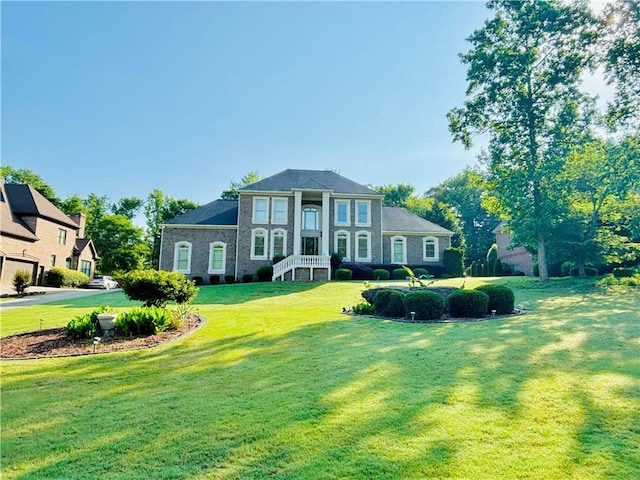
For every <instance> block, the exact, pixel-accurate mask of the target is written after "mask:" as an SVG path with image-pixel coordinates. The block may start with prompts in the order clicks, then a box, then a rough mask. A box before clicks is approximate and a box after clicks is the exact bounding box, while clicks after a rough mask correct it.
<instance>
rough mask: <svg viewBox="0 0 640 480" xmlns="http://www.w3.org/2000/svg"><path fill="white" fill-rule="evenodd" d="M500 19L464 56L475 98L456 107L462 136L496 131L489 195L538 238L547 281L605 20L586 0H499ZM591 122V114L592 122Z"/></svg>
mask: <svg viewBox="0 0 640 480" xmlns="http://www.w3.org/2000/svg"><path fill="white" fill-rule="evenodd" d="M487 6H488V7H489V8H490V9H492V10H493V11H494V16H493V18H490V19H488V20H486V21H485V23H484V26H483V27H482V28H480V29H479V30H477V31H475V32H474V33H473V34H472V35H471V36H470V37H469V38H468V41H469V42H470V43H471V45H472V48H471V50H470V51H469V52H467V53H466V54H462V55H460V60H461V61H462V63H464V64H465V65H467V82H468V86H467V91H466V96H467V99H466V101H465V102H464V105H463V106H462V107H461V108H454V109H452V110H451V111H450V112H449V113H448V115H447V116H448V120H449V129H450V131H451V133H452V135H453V138H454V140H455V141H460V142H462V143H463V144H464V145H465V146H466V147H470V146H471V144H472V135H474V134H484V135H487V136H488V138H489V147H488V160H489V161H488V173H489V182H488V186H489V191H490V194H491V195H492V197H493V198H494V201H493V202H489V203H488V205H490V207H491V209H492V213H495V214H498V215H499V216H501V217H504V218H508V219H509V225H510V227H511V229H512V230H513V231H514V232H515V233H516V234H517V236H518V238H520V239H521V240H523V241H524V242H525V243H526V244H529V245H531V244H535V245H536V248H537V254H538V263H539V269H540V280H542V281H546V280H548V278H549V275H548V270H547V254H546V244H547V241H548V234H549V232H550V231H551V228H552V226H553V225H554V223H555V221H556V220H557V219H558V218H562V215H563V213H564V212H563V211H562V208H564V202H562V198H561V196H559V195H558V193H559V192H558V189H557V185H556V179H557V177H558V174H559V172H561V170H562V167H563V162H564V155H565V154H566V151H567V150H568V148H569V145H570V143H571V141H574V140H575V139H576V138H580V137H582V136H583V135H584V127H585V124H584V123H583V122H582V119H583V118H588V117H587V116H586V115H585V114H584V112H585V111H587V110H588V109H589V107H590V106H591V103H590V102H589V99H588V98H586V97H585V95H584V94H582V93H581V92H580V90H579V87H580V84H581V75H582V73H583V72H584V71H585V69H587V68H588V67H591V66H592V64H593V58H592V55H591V54H590V52H591V49H590V47H591V46H592V45H593V44H594V42H595V41H596V38H597V33H596V32H597V22H596V21H595V19H594V17H593V15H592V14H591V12H590V10H589V9H588V8H587V6H586V3H585V2H581V3H575V4H566V3H563V2H560V1H556V0H523V1H520V2H512V1H508V0H492V1H489V2H488V3H487ZM587 123H588V122H587Z"/></svg>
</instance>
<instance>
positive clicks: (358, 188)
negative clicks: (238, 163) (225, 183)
mask: <svg viewBox="0 0 640 480" xmlns="http://www.w3.org/2000/svg"><path fill="white" fill-rule="evenodd" d="M292 190H330V191H332V192H333V193H341V194H351V195H375V196H378V197H381V196H383V195H382V194H380V193H378V192H376V191H375V190H373V189H371V188H369V187H365V186H364V185H360V184H359V183H356V182H354V181H353V180H349V179H348V178H345V177H343V176H342V175H339V174H337V173H335V172H332V171H330V170H295V169H287V170H284V171H282V172H280V173H276V174H275V175H272V176H271V177H268V178H265V179H264V180H260V181H258V182H256V183H253V184H251V185H249V186H247V187H243V188H241V189H239V190H238V192H239V193H242V192H256V191H257V192H291V191H292Z"/></svg>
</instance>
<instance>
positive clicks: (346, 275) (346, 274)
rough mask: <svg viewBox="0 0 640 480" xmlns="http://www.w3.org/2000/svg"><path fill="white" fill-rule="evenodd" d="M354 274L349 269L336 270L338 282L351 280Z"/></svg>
mask: <svg viewBox="0 0 640 480" xmlns="http://www.w3.org/2000/svg"><path fill="white" fill-rule="evenodd" d="M351 277H353V272H352V271H351V270H349V269H348V268H339V269H338V270H336V280H351Z"/></svg>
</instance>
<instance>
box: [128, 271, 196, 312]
mask: <svg viewBox="0 0 640 480" xmlns="http://www.w3.org/2000/svg"><path fill="white" fill-rule="evenodd" d="M122 290H123V291H124V294H125V295H126V296H127V298H129V300H140V301H143V302H144V305H145V306H146V307H150V306H152V305H155V306H156V307H162V306H164V305H165V304H166V303H167V302H169V301H173V302H176V303H188V302H190V301H191V300H193V299H194V298H195V296H196V295H197V294H198V289H197V287H196V286H195V284H194V282H193V281H191V280H189V279H187V278H186V277H185V276H184V275H183V274H182V273H178V272H167V271H165V270H134V271H132V272H129V273H128V274H127V275H125V277H124V281H123V282H122Z"/></svg>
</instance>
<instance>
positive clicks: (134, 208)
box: [111, 197, 144, 220]
mask: <svg viewBox="0 0 640 480" xmlns="http://www.w3.org/2000/svg"><path fill="white" fill-rule="evenodd" d="M143 205H144V200H142V199H140V198H138V197H123V198H121V199H120V200H118V202H117V203H115V204H113V205H112V206H111V212H112V213H113V214H114V215H124V216H125V217H127V218H128V219H129V220H133V218H134V217H135V216H136V214H137V213H138V211H139V210H140V209H141V208H142V206H143Z"/></svg>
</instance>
